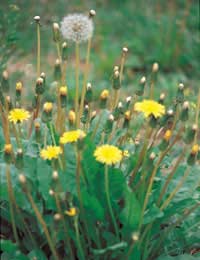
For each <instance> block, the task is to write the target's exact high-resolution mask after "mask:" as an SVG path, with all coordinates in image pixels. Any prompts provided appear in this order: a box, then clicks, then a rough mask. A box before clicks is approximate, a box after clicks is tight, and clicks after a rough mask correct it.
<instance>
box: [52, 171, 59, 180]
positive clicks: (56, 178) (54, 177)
mask: <svg viewBox="0 0 200 260" xmlns="http://www.w3.org/2000/svg"><path fill="white" fill-rule="evenodd" d="M58 178H59V175H58V172H57V171H53V173H52V179H53V180H54V181H57V180H58Z"/></svg>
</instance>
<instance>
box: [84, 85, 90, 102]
mask: <svg viewBox="0 0 200 260" xmlns="http://www.w3.org/2000/svg"><path fill="white" fill-rule="evenodd" d="M85 101H86V102H87V103H90V102H92V85H91V83H90V82H88V83H87V86H86V93H85Z"/></svg>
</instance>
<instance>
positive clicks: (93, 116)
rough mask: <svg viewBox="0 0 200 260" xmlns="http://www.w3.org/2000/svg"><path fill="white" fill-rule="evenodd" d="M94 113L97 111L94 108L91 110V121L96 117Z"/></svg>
mask: <svg viewBox="0 0 200 260" xmlns="http://www.w3.org/2000/svg"><path fill="white" fill-rule="evenodd" d="M96 115H97V111H96V110H94V111H92V113H91V119H90V122H92V121H93V119H94V118H95V117H96Z"/></svg>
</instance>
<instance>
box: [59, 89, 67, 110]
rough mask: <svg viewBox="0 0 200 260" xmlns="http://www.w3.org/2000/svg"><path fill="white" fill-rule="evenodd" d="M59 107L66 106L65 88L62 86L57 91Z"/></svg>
mask: <svg viewBox="0 0 200 260" xmlns="http://www.w3.org/2000/svg"><path fill="white" fill-rule="evenodd" d="M59 94H60V103H61V107H66V105H67V86H62V87H60V89H59Z"/></svg>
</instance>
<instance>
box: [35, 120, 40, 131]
mask: <svg viewBox="0 0 200 260" xmlns="http://www.w3.org/2000/svg"><path fill="white" fill-rule="evenodd" d="M34 126H35V131H39V130H40V123H39V122H38V121H36V122H35V124H34Z"/></svg>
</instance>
